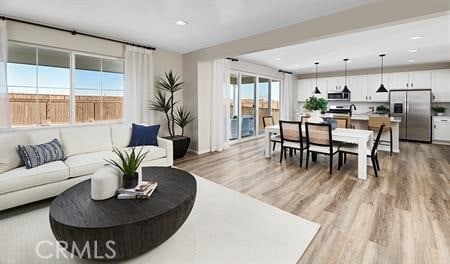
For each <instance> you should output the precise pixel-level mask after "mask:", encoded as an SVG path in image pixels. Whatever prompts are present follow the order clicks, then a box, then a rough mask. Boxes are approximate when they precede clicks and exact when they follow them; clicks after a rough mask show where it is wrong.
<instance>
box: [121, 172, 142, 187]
mask: <svg viewBox="0 0 450 264" xmlns="http://www.w3.org/2000/svg"><path fill="white" fill-rule="evenodd" d="M138 183H139V174H138V173H137V172H136V173H134V175H133V176H127V175H123V177H122V185H123V188H125V189H131V188H134V187H136V186H137V185H138Z"/></svg>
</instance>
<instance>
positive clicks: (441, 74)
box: [431, 69, 450, 102]
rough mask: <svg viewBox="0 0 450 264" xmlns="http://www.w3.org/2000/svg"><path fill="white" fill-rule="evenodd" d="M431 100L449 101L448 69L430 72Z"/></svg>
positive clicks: (449, 77)
mask: <svg viewBox="0 0 450 264" xmlns="http://www.w3.org/2000/svg"><path fill="white" fill-rule="evenodd" d="M431 89H432V90H433V102H450V69H444V70H435V71H433V72H432V82H431Z"/></svg>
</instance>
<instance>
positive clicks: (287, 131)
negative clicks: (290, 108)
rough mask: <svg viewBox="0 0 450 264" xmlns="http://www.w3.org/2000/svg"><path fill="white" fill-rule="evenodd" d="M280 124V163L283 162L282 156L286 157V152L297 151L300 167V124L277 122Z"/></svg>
mask: <svg viewBox="0 0 450 264" xmlns="http://www.w3.org/2000/svg"><path fill="white" fill-rule="evenodd" d="M279 123H280V136H281V153H280V163H281V162H282V160H283V154H284V156H285V157H286V150H288V149H289V150H290V151H292V150H299V151H300V167H302V164H303V150H304V149H305V147H304V145H303V136H302V122H299V121H282V120H280V121H279Z"/></svg>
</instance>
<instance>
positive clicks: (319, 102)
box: [303, 95, 328, 113]
mask: <svg viewBox="0 0 450 264" xmlns="http://www.w3.org/2000/svg"><path fill="white" fill-rule="evenodd" d="M303 108H304V109H305V110H307V111H310V112H313V111H320V112H321V113H324V112H325V111H326V110H327V108H328V101H327V100H326V99H324V98H318V97H315V96H314V95H313V96H311V97H309V98H308V99H306V101H305V104H304V105H303Z"/></svg>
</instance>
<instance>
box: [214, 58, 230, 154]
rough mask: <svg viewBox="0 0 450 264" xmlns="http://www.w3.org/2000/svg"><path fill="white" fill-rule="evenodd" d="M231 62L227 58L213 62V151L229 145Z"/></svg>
mask: <svg viewBox="0 0 450 264" xmlns="http://www.w3.org/2000/svg"><path fill="white" fill-rule="evenodd" d="M229 87H230V64H229V61H228V60H226V59H221V60H215V61H213V63H212V91H211V151H222V150H224V149H226V148H228V146H229V142H228V141H229V138H230V137H229V135H230V134H231V128H230V118H229V116H230V106H229V93H228V90H229Z"/></svg>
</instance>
